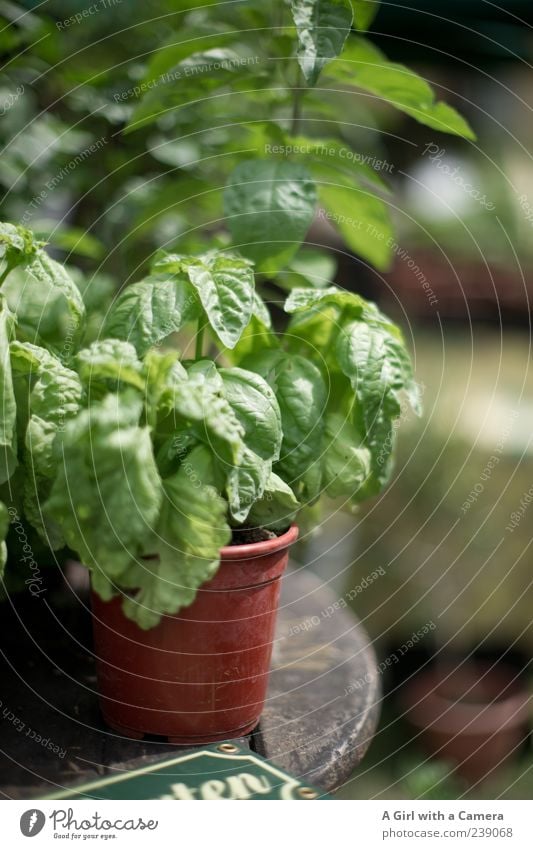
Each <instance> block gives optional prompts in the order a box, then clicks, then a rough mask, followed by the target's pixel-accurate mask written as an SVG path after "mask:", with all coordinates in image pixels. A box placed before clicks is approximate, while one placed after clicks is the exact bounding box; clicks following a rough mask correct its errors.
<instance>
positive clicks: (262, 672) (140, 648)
mask: <svg viewBox="0 0 533 849" xmlns="http://www.w3.org/2000/svg"><path fill="white" fill-rule="evenodd" d="M297 537H298V528H297V527H296V526H293V527H291V528H290V529H289V530H288V531H287V532H286V533H285V534H283V535H282V536H280V537H277V538H275V539H269V540H266V541H264V542H257V543H252V544H249V545H235V546H227V547H226V548H223V549H222V551H221V563H220V567H219V570H218V572H217V573H216V575H215V577H214V578H213V579H212V580H211V581H209V582H207V583H206V584H204V585H203V586H202V587H201V588H200V589H199V590H198V594H197V596H196V600H195V601H194V602H193V604H191V605H190V607H187V608H184V609H182V610H180V611H179V613H178V614H177V615H175V616H163V618H162V620H161V622H160V624H159V625H157V626H156V627H155V628H152V629H151V630H149V631H143V630H142V629H141V628H139V627H138V626H137V625H136V624H135V623H134V622H132V621H131V620H129V619H127V618H126V617H125V616H124V614H123V613H122V608H121V599H120V598H115V599H113V600H112V601H110V602H104V601H102V600H101V598H100V597H99V596H97V595H96V594H95V593H93V594H92V610H93V630H94V649H95V656H96V665H97V674H98V687H99V691H100V705H101V708H102V712H103V714H104V718H105V721H106V722H107V724H108V725H109V726H111V728H113V729H115V730H116V731H119V732H120V733H122V734H124V735H126V736H128V737H135V738H138V739H139V738H141V737H142V736H143V735H144V734H156V735H161V736H164V737H167V738H168V740H169V742H171V743H177V744H194V743H210V742H213V741H215V740H224V739H228V738H232V737H239V736H241V735H243V734H247V733H249V732H250V731H252V729H253V728H255V726H256V725H257V723H258V721H259V717H260V715H261V712H262V709H263V705H264V701H265V696H266V690H267V684H268V675H269V668H270V659H271V655H272V641H273V637H274V627H275V622H276V614H277V609H278V601H279V592H280V578H281V575H282V574H283V572H284V570H285V567H286V565H287V561H288V556H289V547H290V546H291V545H292V543H293V542H295V540H296V539H297Z"/></svg>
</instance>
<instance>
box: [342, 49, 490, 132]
mask: <svg viewBox="0 0 533 849" xmlns="http://www.w3.org/2000/svg"><path fill="white" fill-rule="evenodd" d="M328 72H329V73H330V74H332V75H333V76H334V77H335V78H336V79H337V80H340V81H341V82H343V83H347V84H349V85H352V86H357V88H361V89H363V91H368V92H370V93H371V94H375V95H377V96H378V97H381V98H383V99H384V100H386V101H387V102H388V103H390V104H391V105H392V106H394V107H396V109H399V110H401V111H402V112H405V113H406V114H407V115H410V116H411V117H412V118H415V120H416V121H418V122H419V123H420V124H425V125H426V126H428V127H432V128H433V129H435V130H439V131H440V132H441V133H452V134H453V135H457V136H462V137H463V138H466V139H471V140H473V141H475V138H476V136H475V134H474V133H473V131H472V129H471V127H470V126H469V125H468V123H467V121H465V119H464V118H463V117H462V116H461V115H459V113H458V112H456V110H455V109H453V108H452V107H451V106H448V104H447V103H444V102H443V101H436V99H435V93H434V92H433V89H432V88H431V86H430V85H429V84H428V83H427V82H426V81H425V80H424V79H423V78H422V77H420V76H419V75H418V74H417V73H415V71H412V70H411V69H410V68H407V67H406V66H405V65H399V64H396V63H395V62H389V61H388V59H387V58H386V56H384V54H383V53H382V52H381V51H380V50H379V49H378V48H377V47H376V46H375V45H374V44H372V43H371V42H370V41H367V40H366V38H363V37H360V36H358V37H355V38H352V39H350V42H349V44H348V45H347V48H346V50H345V51H344V53H343V56H342V57H341V58H340V59H338V60H337V61H336V62H335V63H334V64H333V65H331V66H330V67H329V69H328Z"/></svg>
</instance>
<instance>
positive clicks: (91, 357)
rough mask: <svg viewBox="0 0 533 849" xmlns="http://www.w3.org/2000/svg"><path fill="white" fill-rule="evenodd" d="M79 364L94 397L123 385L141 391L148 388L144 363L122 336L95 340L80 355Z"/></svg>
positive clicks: (88, 390)
mask: <svg viewBox="0 0 533 849" xmlns="http://www.w3.org/2000/svg"><path fill="white" fill-rule="evenodd" d="M76 364H77V367H78V374H79V376H80V379H81V382H82V383H83V385H84V386H85V387H86V389H87V392H88V394H89V397H90V398H98V397H99V396H101V395H102V394H104V393H105V392H107V391H108V390H109V389H117V388H120V387H121V386H122V387H124V386H133V387H134V388H135V389H140V390H141V391H143V390H144V388H145V384H146V380H145V377H144V375H143V364H142V363H141V361H140V360H139V358H138V357H137V352H136V350H135V348H134V347H133V345H131V344H130V343H129V342H123V341H121V340H119V339H103V340H102V341H99V342H93V343H92V345H90V346H89V347H88V348H85V349H84V350H82V351H80V352H79V353H78V354H77V355H76Z"/></svg>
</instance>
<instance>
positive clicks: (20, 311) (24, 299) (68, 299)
mask: <svg viewBox="0 0 533 849" xmlns="http://www.w3.org/2000/svg"><path fill="white" fill-rule="evenodd" d="M2 291H3V292H4V294H5V296H6V298H7V301H8V304H9V306H10V309H11V310H12V311H13V312H14V313H15V314H16V316H17V339H19V340H20V341H22V342H30V343H32V344H35V345H42V346H43V347H45V348H48V350H50V351H52V352H53V353H55V354H57V356H58V357H59V358H60V359H61V360H63V361H68V360H69V359H70V357H71V356H72V354H73V353H74V351H75V350H76V347H77V345H78V342H79V339H80V337H81V335H82V333H83V329H84V324H85V306H84V304H83V300H82V297H81V294H80V291H79V289H78V287H77V286H76V284H75V283H74V281H73V280H72V278H71V277H70V275H69V273H68V271H67V270H66V269H65V267H64V266H62V265H61V264H60V263H58V262H56V261H55V260H53V259H51V258H50V257H49V256H48V254H46V253H45V252H44V251H43V250H38V251H37V252H36V253H35V254H34V256H33V257H32V259H31V260H30V261H29V262H28V263H27V264H26V265H25V266H24V268H19V269H17V270H16V271H15V272H14V273H12V274H10V276H9V277H8V279H7V280H6V282H5V283H4V284H3V286H2Z"/></svg>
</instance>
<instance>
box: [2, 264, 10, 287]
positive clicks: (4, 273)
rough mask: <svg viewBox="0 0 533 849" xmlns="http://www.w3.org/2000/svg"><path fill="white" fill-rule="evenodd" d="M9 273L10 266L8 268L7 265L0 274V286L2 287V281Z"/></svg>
mask: <svg viewBox="0 0 533 849" xmlns="http://www.w3.org/2000/svg"><path fill="white" fill-rule="evenodd" d="M10 271H11V266H10V265H8V266H7V268H5V269H4V271H3V272H2V274H0V286H1V285H2V283H3V282H4V280H5V279H6V277H7V275H8V274H9V272H10Z"/></svg>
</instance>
